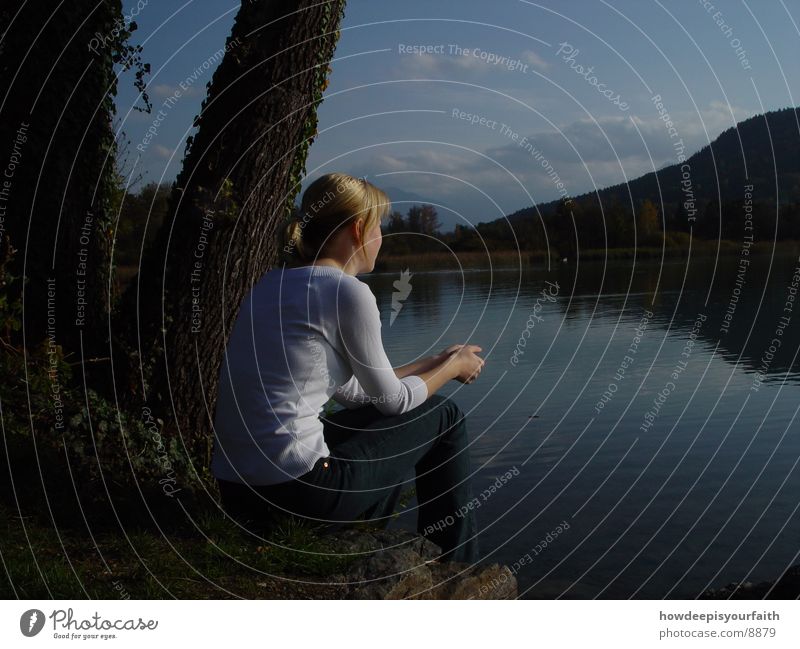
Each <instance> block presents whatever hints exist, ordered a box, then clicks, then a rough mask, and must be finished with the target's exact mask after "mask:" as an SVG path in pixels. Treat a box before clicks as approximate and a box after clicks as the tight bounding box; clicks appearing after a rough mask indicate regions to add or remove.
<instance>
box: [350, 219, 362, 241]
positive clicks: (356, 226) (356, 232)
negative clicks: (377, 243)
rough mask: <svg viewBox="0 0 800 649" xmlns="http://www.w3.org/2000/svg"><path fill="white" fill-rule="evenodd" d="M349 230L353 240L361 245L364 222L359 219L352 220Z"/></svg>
mask: <svg viewBox="0 0 800 649" xmlns="http://www.w3.org/2000/svg"><path fill="white" fill-rule="evenodd" d="M350 228H351V229H350V231H351V232H352V233H353V239H354V240H355V242H356V243H357V244H358V245H359V246H361V245H363V243H364V232H363V229H364V224H363V222H362V221H361V219H356V220H355V221H353V223H352V225H351V226H350Z"/></svg>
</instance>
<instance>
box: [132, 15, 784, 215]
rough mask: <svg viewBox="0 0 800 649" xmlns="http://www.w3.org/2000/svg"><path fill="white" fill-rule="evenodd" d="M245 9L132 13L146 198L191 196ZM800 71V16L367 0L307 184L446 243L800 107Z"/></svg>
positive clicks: (337, 77) (140, 171)
mask: <svg viewBox="0 0 800 649" xmlns="http://www.w3.org/2000/svg"><path fill="white" fill-rule="evenodd" d="M238 7H239V4H238V3H236V2H230V1H226V0H222V1H219V0H215V1H213V2H212V1H211V0H194V1H190V2H180V1H179V0H175V1H173V0H161V1H160V2H158V3H156V2H155V0H138V2H137V1H135V0H134V1H131V0H125V2H123V14H124V15H125V16H126V17H132V18H133V19H134V20H135V21H136V22H137V25H138V29H137V31H136V32H135V33H134V36H133V39H132V42H133V43H138V44H141V45H142V46H143V48H144V51H143V59H144V60H145V61H146V62H149V63H150V65H151V74H150V75H149V77H148V92H149V94H150V97H151V101H152V103H153V114H151V115H147V114H145V113H140V112H137V111H135V110H132V108H133V106H134V105H138V106H141V105H142V103H141V99H140V98H139V97H138V93H137V91H136V90H135V88H134V87H133V77H132V75H130V74H129V75H127V76H123V77H122V79H121V80H120V88H119V93H118V96H117V117H118V127H119V128H120V129H121V131H122V132H124V137H125V138H126V139H127V140H129V141H130V144H129V145H128V146H129V152H130V154H131V156H130V164H129V169H131V170H134V172H135V173H134V175H140V176H141V178H142V180H141V181H140V182H139V183H138V186H141V185H142V184H144V183H146V182H151V181H156V182H171V181H172V180H174V178H175V176H176V174H177V172H178V171H179V169H180V161H181V158H182V156H183V151H184V143H185V140H186V136H187V135H189V134H190V133H191V132H192V131H191V125H192V119H193V117H194V116H195V115H196V114H197V113H198V112H199V109H200V104H201V102H202V100H203V97H204V96H205V92H206V87H205V84H206V82H207V81H208V80H210V79H211V75H212V74H213V69H214V67H215V65H216V62H218V58H215V52H217V51H218V50H219V49H220V48H221V47H223V46H224V44H225V39H226V37H227V35H228V34H229V33H230V29H231V26H232V24H233V20H234V17H235V15H236V12H237V11H238ZM798 55H800V0H759V1H756V0H747V1H743V0H714V1H713V2H711V1H710V0H608V1H606V0H576V1H571V2H564V1H563V0H562V1H555V0H547V1H543V2H528V1H523V0H495V1H493V2H491V3H490V2H486V1H483V2H479V1H475V0H447V1H436V0H427V1H425V2H422V1H419V0H408V1H406V2H402V3H396V2H392V3H389V2H380V1H376V0H350V1H349V2H348V3H347V8H346V10H345V18H344V21H343V23H342V32H341V38H340V40H339V43H338V46H337V49H336V53H335V56H334V60H333V61H332V64H331V67H332V69H333V72H332V73H331V77H330V85H329V86H328V89H327V90H326V92H325V95H324V98H325V99H324V102H323V104H322V105H321V106H320V108H319V111H318V117H319V136H318V137H317V139H316V141H315V142H314V144H313V146H312V147H311V150H310V152H309V156H308V159H307V163H306V172H307V174H308V176H307V178H306V180H305V181H304V183H303V186H304V187H305V186H307V185H308V184H309V183H310V182H311V181H313V180H314V179H315V178H317V177H318V176H320V175H322V174H324V173H328V172H331V171H340V172H344V173H349V174H351V175H354V176H366V177H367V178H368V180H370V182H372V183H374V184H376V185H377V186H379V187H381V188H382V189H385V190H386V191H387V192H388V194H389V196H390V197H391V199H392V202H393V207H394V209H396V210H398V211H400V212H403V213H405V212H406V211H407V209H408V207H409V206H410V205H411V204H412V203H414V202H425V203H430V204H433V205H434V206H436V209H437V211H438V213H439V217H440V220H441V222H442V224H443V226H444V227H443V230H449V229H452V227H453V226H454V225H455V224H456V223H461V224H462V225H466V226H469V225H470V224H472V225H475V224H477V223H479V222H486V221H491V220H494V219H496V218H500V217H502V216H504V215H506V214H509V213H512V212H514V211H516V210H518V209H522V208H524V207H529V206H531V205H532V204H534V203H538V202H546V201H550V200H553V199H557V198H559V197H560V196H563V195H572V196H576V195H579V194H582V193H585V192H587V191H592V190H593V189H595V188H598V189H599V188H603V187H606V186H609V185H614V184H618V183H621V182H625V181H626V180H632V179H633V178H636V177H638V176H640V175H642V174H644V173H647V172H649V171H653V170H654V169H659V168H661V167H664V166H666V165H668V164H673V163H675V162H676V161H677V160H678V153H679V152H680V151H683V152H684V153H685V155H687V157H688V155H690V154H691V153H694V152H695V151H697V150H698V149H700V148H701V147H703V146H704V145H706V144H708V143H709V142H710V141H713V140H714V139H715V138H716V137H717V136H718V135H719V134H720V133H722V132H723V131H724V130H726V129H728V128H731V127H733V126H734V125H735V124H736V122H738V121H741V120H743V119H746V118H748V117H751V116H753V115H757V114H760V113H763V112H765V111H770V110H777V109H780V108H785V107H787V106H797V105H799V104H800V67H798V65H797V62H798V61H799V60H800V56H798ZM181 82H183V84H184V86H185V87H187V88H188V90H187V91H182V93H181V96H180V98H179V99H177V101H173V102H168V101H167V100H168V98H169V97H170V96H173V94H174V92H175V90H176V89H178V88H179V84H180V83H181ZM165 102H167V103H165ZM159 110H162V113H161V115H159V114H158V111H159ZM156 119H157V120H158V123H157V124H156V125H155V127H154V128H151V127H153V126H154V124H153V122H154V120H156ZM148 129H150V130H149V131H148ZM133 189H134V190H135V189H136V186H134V188H133Z"/></svg>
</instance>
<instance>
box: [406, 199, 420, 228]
mask: <svg viewBox="0 0 800 649" xmlns="http://www.w3.org/2000/svg"><path fill="white" fill-rule="evenodd" d="M406 228H407V230H408V231H409V232H422V208H421V207H420V206H419V205H412V206H411V207H409V208H408V219H407V220H406Z"/></svg>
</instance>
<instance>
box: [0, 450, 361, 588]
mask: <svg viewBox="0 0 800 649" xmlns="http://www.w3.org/2000/svg"><path fill="white" fill-rule="evenodd" d="M25 445H26V443H25V441H24V440H14V439H13V438H12V437H7V438H6V443H5V444H4V445H0V449H4V451H5V450H7V451H8V452H9V457H6V455H5V452H4V451H0V597H2V598H4V599H11V598H24V599H50V598H58V599H84V598H101V599H116V598H125V599H128V598H130V599H167V598H173V597H174V598H179V599H207V598H214V599H226V598H237V597H241V598H248V599H257V598H287V599H289V598H291V599H305V598H314V599H328V598H340V597H342V596H343V590H344V587H342V586H341V585H337V584H332V583H330V577H331V576H332V575H335V574H338V573H342V572H344V571H345V570H346V569H347V567H348V566H349V565H350V564H351V563H352V562H353V561H355V560H357V559H359V558H360V555H358V554H342V552H341V548H337V547H336V539H335V538H332V537H330V536H329V535H328V534H326V530H325V529H324V528H320V527H317V526H315V525H313V524H312V523H310V522H308V521H304V520H301V519H298V518H293V517H283V518H281V519H279V520H278V522H277V524H276V525H275V526H274V527H273V528H271V529H270V530H269V531H268V532H266V533H264V534H262V535H259V534H256V533H253V532H251V531H249V530H247V529H243V528H242V527H240V526H238V525H237V524H236V523H234V522H233V521H231V520H230V519H229V518H227V517H226V516H225V515H224V514H223V513H222V511H221V510H220V509H219V508H218V507H217V506H216V503H215V502H214V501H213V499H211V498H210V497H208V496H207V497H206V504H198V502H197V501H192V500H185V501H184V500H182V501H181V503H178V502H176V501H173V500H172V499H170V498H166V497H165V496H164V495H163V493H161V492H160V489H156V490H155V493H151V494H147V495H146V498H147V507H145V506H144V504H143V503H144V501H143V500H142V498H140V497H138V495H137V494H135V495H134V496H131V494H130V493H129V492H123V493H122V494H118V493H112V494H111V497H110V498H109V497H106V495H105V491H104V490H102V489H100V488H97V489H96V490H95V493H94V494H93V497H90V496H92V494H91V493H89V496H87V493H88V492H87V490H86V489H85V488H84V487H81V488H80V490H79V491H80V492H81V496H80V497H77V496H76V494H75V490H74V488H73V486H72V482H71V480H70V478H69V475H68V473H65V471H64V467H61V466H59V465H58V464H57V462H56V459H55V458H51V457H48V456H44V455H42V456H40V458H39V459H40V460H41V464H42V468H43V476H40V475H39V472H38V466H39V465H38V464H37V463H36V462H35V461H31V458H30V457H29V455H28V454H25V452H24V449H25ZM9 459H10V460H11V461H10V462H9V461H8V460H9ZM9 466H10V467H13V470H14V473H13V485H14V487H15V489H13V490H12V488H11V475H9V473H8V467H9ZM43 482H44V484H43ZM101 494H102V495H101ZM45 495H46V496H47V498H45ZM109 500H110V501H111V502H113V503H114V510H113V511H112V510H111V508H110V506H109V505H108V501H109ZM51 511H52V512H53V518H54V520H51V515H50V512H51ZM354 527H362V528H367V529H369V528H370V525H369V524H368V523H361V524H358V525H355V526H354Z"/></svg>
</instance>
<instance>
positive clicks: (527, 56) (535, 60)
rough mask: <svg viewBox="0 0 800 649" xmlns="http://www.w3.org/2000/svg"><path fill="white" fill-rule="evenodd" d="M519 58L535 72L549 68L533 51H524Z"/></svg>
mask: <svg viewBox="0 0 800 649" xmlns="http://www.w3.org/2000/svg"><path fill="white" fill-rule="evenodd" d="M520 58H521V59H522V60H523V61H525V62H526V63H528V64H529V65H530V66H531V67H534V68H536V69H537V70H546V69H547V68H549V67H550V64H549V63H548V62H547V61H545V60H544V59H543V58H542V57H541V56H539V55H538V54H537V53H536V52H534V51H533V50H525V51H524V52H523V53H522V55H521V56H520Z"/></svg>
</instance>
